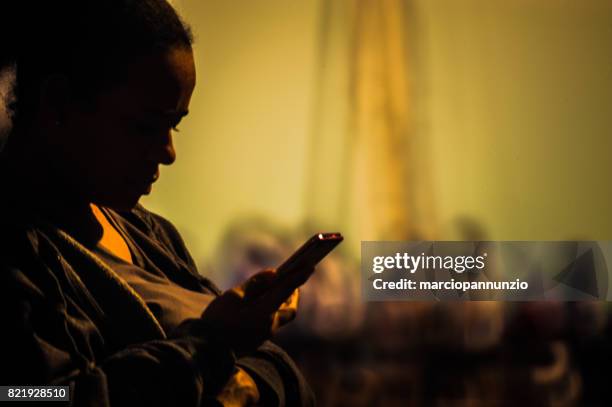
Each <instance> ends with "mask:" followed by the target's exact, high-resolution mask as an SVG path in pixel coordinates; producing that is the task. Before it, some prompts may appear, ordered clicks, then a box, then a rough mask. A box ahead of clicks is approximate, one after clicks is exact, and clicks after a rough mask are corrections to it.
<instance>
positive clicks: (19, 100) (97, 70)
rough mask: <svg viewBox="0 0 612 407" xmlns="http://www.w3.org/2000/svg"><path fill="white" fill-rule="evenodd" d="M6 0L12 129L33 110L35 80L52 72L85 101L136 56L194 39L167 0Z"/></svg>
mask: <svg viewBox="0 0 612 407" xmlns="http://www.w3.org/2000/svg"><path fill="white" fill-rule="evenodd" d="M9 2H10V3H13V4H12V5H2V6H0V11H5V10H3V9H5V8H6V9H7V10H8V9H9V8H11V9H12V10H10V12H8V13H5V18H2V20H4V21H2V23H7V21H6V20H7V19H10V20H11V21H8V24H9V26H10V37H9V38H8V39H7V38H3V39H0V42H5V43H8V44H9V45H10V47H5V50H9V51H8V52H4V53H3V54H4V55H2V58H0V59H2V60H4V62H5V63H6V62H12V63H14V64H15V66H16V70H17V74H16V82H17V86H16V91H15V96H16V97H15V103H14V104H13V106H11V110H12V111H13V120H14V123H13V124H14V129H16V128H18V127H20V124H23V123H24V122H27V121H28V120H29V119H30V118H31V115H32V114H33V113H34V112H36V111H37V109H38V103H39V98H40V91H41V87H42V86H43V84H44V82H45V80H46V79H47V78H49V77H50V76H54V75H59V76H61V77H63V78H65V79H66V80H67V81H68V84H69V86H70V89H71V92H72V93H73V94H74V95H75V96H76V97H82V98H83V100H84V101H87V100H89V99H91V98H92V97H93V96H95V95H96V94H97V93H99V92H100V91H101V90H103V89H105V88H109V87H111V86H112V85H113V84H116V83H120V81H121V77H122V74H124V73H125V71H126V68H127V67H128V66H129V64H130V63H131V62H132V61H134V60H135V58H137V57H139V56H144V55H148V54H151V53H155V52H160V51H167V50H170V49H172V48H175V47H185V48H190V47H191V43H192V41H193V37H192V34H191V31H190V29H189V28H188V27H187V26H186V25H185V24H184V23H183V22H182V20H181V19H180V17H179V16H178V14H177V13H176V11H175V10H174V8H173V7H172V6H171V5H170V4H169V3H168V2H167V1H166V0H40V1H22V0H9ZM14 3H19V5H16V4H14ZM6 16H9V17H6ZM6 27H7V26H6V25H5V28H4V29H2V31H4V32H5V33H6V32H7V31H8V30H7V28H6ZM7 40H8V41H7ZM0 52H1V51H0Z"/></svg>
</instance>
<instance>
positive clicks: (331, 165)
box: [306, 0, 433, 255]
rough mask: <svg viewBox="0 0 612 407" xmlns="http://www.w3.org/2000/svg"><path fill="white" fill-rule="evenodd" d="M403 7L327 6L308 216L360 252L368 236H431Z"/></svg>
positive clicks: (388, 3) (387, 2)
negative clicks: (335, 230) (343, 236)
mask: <svg viewBox="0 0 612 407" xmlns="http://www.w3.org/2000/svg"><path fill="white" fill-rule="evenodd" d="M406 1H407V0H379V1H372V0H346V1H342V2H329V1H323V2H322V6H321V7H322V13H321V14H322V19H321V20H322V23H321V27H322V28H321V36H320V54H319V70H318V75H319V77H318V86H319V87H318V89H317V91H316V93H317V95H318V96H317V99H316V100H315V106H314V110H313V111H314V118H313V137H312V145H311V146H312V148H311V158H310V168H309V169H308V174H309V177H310V178H309V179H310V182H309V185H308V191H307V193H306V208H307V209H306V211H307V213H308V214H309V217H310V219H312V220H314V221H315V223H317V224H320V225H324V226H328V225H329V226H332V227H335V228H338V229H341V230H342V232H343V233H345V234H346V235H347V237H348V239H347V243H348V244H347V246H348V247H347V248H348V249H350V250H351V252H352V253H353V254H355V255H358V254H359V245H360V241H361V240H408V239H420V238H429V237H431V235H432V229H433V227H431V226H430V225H431V224H432V223H433V214H432V212H433V209H432V207H431V193H430V192H429V191H430V189H429V186H428V185H427V184H426V178H425V177H423V176H421V175H422V174H421V172H424V169H423V168H421V167H419V166H418V165H417V164H415V162H418V163H422V159H421V160H416V158H417V155H418V154H419V151H415V150H414V148H412V147H413V145H414V143H413V142H412V138H413V136H414V134H413V129H412V127H413V126H412V123H413V120H412V117H411V114H412V110H413V109H412V106H411V103H412V101H411V99H410V95H411V93H410V88H409V87H410V79H411V78H410V66H409V60H408V55H409V54H408V50H407V43H408V41H407V27H406V24H407V22H406V20H407V18H406V15H407V13H406V7H407V3H406ZM423 202H427V204H423Z"/></svg>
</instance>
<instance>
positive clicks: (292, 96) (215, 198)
mask: <svg viewBox="0 0 612 407" xmlns="http://www.w3.org/2000/svg"><path fill="white" fill-rule="evenodd" d="M177 3H178V4H177ZM175 4H176V5H177V6H178V8H179V10H180V11H181V12H182V15H183V16H184V18H185V20H187V21H188V22H189V23H191V25H192V27H193V29H194V32H195V36H196V43H195V53H196V64H197V70H198V79H197V82H198V83H197V86H196V91H195V94H194V96H193V99H192V103H191V108H190V110H191V113H190V115H189V116H188V118H186V119H185V120H184V123H182V124H181V125H180V126H179V128H180V133H179V134H177V136H176V147H177V155H178V158H177V162H176V163H175V164H174V165H173V166H172V167H169V168H165V169H163V170H162V174H161V178H160V181H159V182H158V183H157V184H156V185H155V186H154V191H153V194H152V195H151V196H150V197H148V198H147V199H145V200H144V201H143V203H144V204H145V205H146V206H147V207H149V208H151V209H153V210H156V211H158V212H160V213H162V214H164V215H166V216H168V217H169V218H170V219H172V221H173V222H175V224H176V225H177V227H179V229H180V230H181V232H183V234H184V237H185V239H186V240H187V241H188V244H189V248H190V249H191V251H192V252H193V254H194V257H195V258H196V259H198V260H202V258H204V257H208V256H210V255H211V253H212V251H213V250H214V249H215V245H216V242H217V240H218V239H219V237H220V236H221V234H222V233H223V230H224V228H225V226H226V225H227V223H228V222H229V221H231V220H233V219H234V218H236V217H238V216H242V215H245V214H250V213H259V214H263V215H265V216H269V217H272V218H274V219H277V220H278V221H280V222H283V223H287V224H293V223H294V222H296V221H297V220H298V219H301V217H302V213H303V207H302V202H303V195H302V194H303V192H304V183H305V180H304V176H305V174H304V170H305V166H306V164H305V161H304V160H305V158H306V156H305V153H304V152H305V149H306V143H307V135H308V131H309V123H310V119H311V117H310V111H311V97H312V90H313V89H314V86H313V80H314V78H313V72H314V71H313V69H314V57H315V52H316V50H315V41H316V30H317V17H318V2H317V1H273V0H265V1H261V0H258V1H245V0H241V1H200V0H183V1H179V2H175Z"/></svg>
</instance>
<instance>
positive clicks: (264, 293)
mask: <svg viewBox="0 0 612 407" xmlns="http://www.w3.org/2000/svg"><path fill="white" fill-rule="evenodd" d="M309 273H310V272H309ZM294 283H295V282H293V281H291V280H290V279H283V280H279V279H278V278H277V275H276V273H275V272H274V271H273V270H264V271H261V272H259V273H257V274H255V275H253V276H252V277H251V278H249V279H248V280H246V281H245V282H244V283H243V284H241V285H239V286H236V287H234V288H231V289H229V290H227V291H225V292H224V293H223V294H221V295H220V296H219V297H217V298H215V300H213V301H212V302H211V303H210V304H209V305H208V307H207V308H206V309H205V310H204V313H203V314H202V319H203V320H205V321H206V322H207V323H208V324H210V326H211V328H212V329H213V330H214V331H215V333H216V334H217V335H219V336H220V337H221V338H222V339H223V340H224V341H227V343H228V344H229V345H230V346H231V347H232V348H233V349H235V350H236V351H238V352H242V351H248V350H253V349H255V348H257V347H258V346H259V345H261V344H262V343H263V342H264V341H265V340H266V339H268V338H269V337H270V336H271V335H272V334H273V333H274V332H275V331H276V330H277V329H278V328H280V327H281V326H283V325H285V324H287V323H288V322H290V321H292V320H293V319H294V318H295V316H296V313H297V305H298V300H299V293H298V290H297V289H295V287H296V285H294Z"/></svg>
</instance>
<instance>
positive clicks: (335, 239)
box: [276, 233, 344, 277]
mask: <svg viewBox="0 0 612 407" xmlns="http://www.w3.org/2000/svg"><path fill="white" fill-rule="evenodd" d="M342 240H344V238H343V237H342V235H341V234H340V233H317V234H316V235H314V236H313V237H311V238H310V239H308V240H307V241H306V243H304V244H303V245H302V246H301V247H300V248H299V249H297V250H296V251H295V253H293V254H292V255H291V257H289V258H288V259H287V260H286V261H285V262H284V263H283V264H281V265H280V266H279V267H278V268H277V269H276V274H277V275H279V276H280V277H283V276H285V275H288V274H291V273H293V272H296V271H299V270H305V269H307V268H312V267H314V266H316V265H317V263H319V262H320V261H321V260H323V257H325V256H327V255H328V254H329V252H331V251H332V250H333V249H334V248H335V247H336V246H338V245H339V244H340V242H342Z"/></svg>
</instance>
